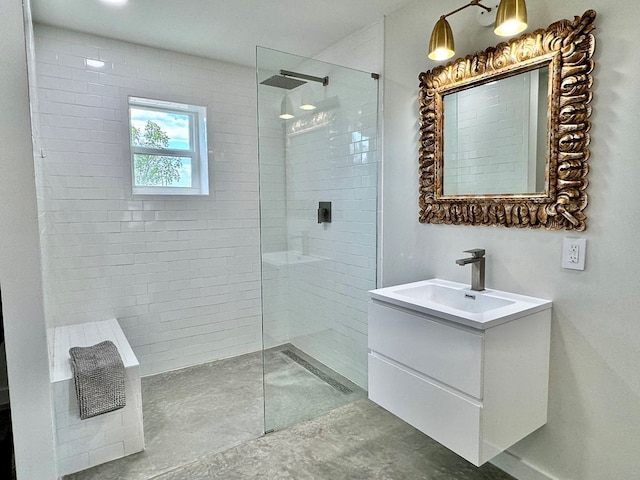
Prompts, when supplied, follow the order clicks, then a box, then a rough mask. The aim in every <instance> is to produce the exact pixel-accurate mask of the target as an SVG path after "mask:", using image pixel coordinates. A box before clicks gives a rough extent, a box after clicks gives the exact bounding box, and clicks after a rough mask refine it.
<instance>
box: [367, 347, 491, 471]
mask: <svg viewBox="0 0 640 480" xmlns="http://www.w3.org/2000/svg"><path fill="white" fill-rule="evenodd" d="M369 398H370V399H371V400H372V401H373V402H375V403H377V404H378V405H380V406H382V407H383V408H385V409H386V410H388V411H389V412H391V413H393V414H394V415H396V416H398V417H400V418H401V419H402V420H404V421H405V422H407V423H408V424H410V425H412V426H413V427H415V428H417V429H418V430H420V431H421V432H423V433H425V434H427V435H428V436H430V437H432V438H434V439H436V440H437V441H438V442H439V443H441V444H442V445H444V446H445V447H447V448H449V449H451V450H453V451H454V452H456V453H458V454H459V455H461V456H462V457H464V458H466V459H467V460H469V461H471V462H474V463H475V464H476V465H478V464H479V463H478V461H479V452H480V412H481V407H480V406H479V405H476V404H474V403H472V402H470V401H469V400H467V399H464V398H462V397H459V396H458V395H455V394H453V393H451V392H449V391H446V390H445V389H443V388H441V387H439V386H437V385H434V384H432V383H430V382H428V381H426V380H424V379H421V378H419V377H417V376H416V375H414V374H412V373H411V372H408V371H406V370H404V369H402V368H399V367H397V366H395V365H392V364H390V363H389V362H387V361H385V360H384V359H381V358H379V357H376V356H375V355H372V354H369Z"/></svg>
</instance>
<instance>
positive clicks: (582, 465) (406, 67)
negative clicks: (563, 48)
mask: <svg viewBox="0 0 640 480" xmlns="http://www.w3.org/2000/svg"><path fill="white" fill-rule="evenodd" d="M527 4H528V10H529V23H530V25H531V27H530V29H533V28H543V27H546V26H548V25H549V24H550V23H552V22H554V21H556V20H559V19H562V18H573V16H574V15H581V14H582V13H583V12H584V11H585V10H587V9H590V8H593V9H595V10H596V11H597V12H598V17H597V19H596V27H597V29H596V30H595V35H596V42H597V47H596V54H595V61H596V65H597V66H596V70H595V84H594V88H593V90H594V101H593V102H592V106H593V115H592V117H591V120H592V122H593V128H592V130H591V138H592V143H591V158H590V160H589V164H590V167H591V170H590V173H589V182H590V184H589V189H588V194H589V206H588V208H587V210H586V214H587V223H588V229H587V231H586V232H584V233H582V234H575V233H573V234H572V233H566V232H551V231H544V230H520V229H506V228H499V227H495V228H494V227H467V226H445V225H423V224H420V223H418V220H417V219H418V206H417V200H418V196H417V189H418V175H417V158H418V153H417V139H418V124H417V121H418V116H417V115H418V105H417V89H418V79H417V77H418V74H419V73H420V72H421V71H425V70H428V69H430V68H433V67H434V66H435V63H433V62H431V61H429V60H428V59H427V56H426V54H427V43H428V39H429V34H430V30H431V28H432V26H433V25H434V23H435V22H436V20H437V19H438V17H439V16H440V15H441V14H443V13H445V12H447V11H449V10H450V5H449V4H448V3H447V2H443V1H441V2H431V3H428V2H427V3H425V2H423V1H415V2H412V3H410V4H409V5H407V6H406V7H405V8H403V9H401V10H399V11H397V12H395V13H393V14H391V15H389V16H388V17H387V19H386V25H385V34H386V41H385V78H384V81H385V83H384V86H385V112H384V116H385V129H384V139H385V177H384V182H385V183H384V185H385V186H384V198H385V203H384V209H385V224H384V232H385V234H384V245H385V249H384V269H385V284H386V285H392V284H397V283H403V282H408V281H413V280H419V279H424V278H429V277H440V278H445V279H449V280H454V281H462V282H467V283H468V282H469V277H470V271H469V269H468V268H467V267H465V268H462V267H459V266H457V265H456V264H455V263H454V260H455V259H456V258H459V257H460V256H461V255H462V250H464V249H467V248H473V247H481V248H486V250H487V278H486V282H487V286H488V287H489V288H497V289H502V290H509V291H514V292H517V293H523V294H529V295H534V296H539V297H544V298H549V299H552V300H553V302H554V307H553V324H552V339H551V372H550V391H549V401H550V404H549V419H548V423H547V425H546V426H544V427H543V428H541V429H540V430H538V431H537V432H535V433H534V434H532V435H531V436H530V437H528V438H526V439H525V440H523V441H521V442H520V443H519V444H517V445H516V446H514V447H513V448H512V449H510V452H511V453H512V454H513V455H514V456H516V457H519V458H521V459H522V462H523V463H524V464H528V465H531V466H533V467H534V469H535V470H538V471H539V472H543V473H545V474H547V475H548V477H549V478H557V479H562V480H569V479H571V480H602V479H603V478H616V479H632V478H637V476H638V471H639V469H640V460H638V455H637V453H638V451H639V449H640V422H638V418H640V375H638V365H640V350H639V349H638V345H639V344H640V322H638V311H640V295H638V293H637V292H638V287H639V286H640V282H639V276H638V271H637V269H638V265H639V264H640V249H638V247H637V245H636V243H637V242H636V239H637V237H638V233H639V232H640V219H639V217H638V215H636V214H635V211H634V210H635V204H636V203H637V201H636V197H637V194H636V192H637V183H638V178H640V162H638V158H637V157H638V156H637V138H638V135H637V132H636V130H637V117H638V109H639V108H640V94H638V91H637V85H636V84H637V79H638V78H640V64H639V63H638V62H637V58H636V57H637V55H636V46H637V44H638V41H640V33H639V31H638V29H637V22H636V20H635V18H636V15H634V14H633V13H630V12H635V11H636V4H635V3H634V2H631V1H627V0H615V1H612V2H608V1H604V0H593V1H591V2H582V1H577V0H570V1H566V2H552V1H538V2H533V1H530V2H527ZM451 26H452V29H453V32H454V35H455V37H456V48H457V55H458V56H464V55H466V54H469V53H473V52H475V51H477V50H482V49H484V48H486V47H487V46H490V45H495V44H496V43H498V39H497V38H496V37H494V36H493V34H492V33H491V31H490V30H484V29H482V28H481V27H480V26H479V25H478V24H477V23H476V20H475V12H473V11H472V10H469V11H465V12H461V13H459V14H457V15H455V16H453V17H452V18H451ZM567 236H571V237H576V236H577V237H582V238H586V239H587V240H588V242H587V258H586V270H585V271H584V272H579V271H569V270H563V269H562V268H561V266H560V254H561V244H562V239H563V238H564V237H567ZM498 462H499V463H500V464H504V462H505V461H504V460H503V459H498ZM519 465H520V466H522V463H521V464H519ZM520 478H521V479H525V478H533V476H530V477H525V476H520Z"/></svg>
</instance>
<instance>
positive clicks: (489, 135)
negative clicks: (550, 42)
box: [444, 72, 546, 195]
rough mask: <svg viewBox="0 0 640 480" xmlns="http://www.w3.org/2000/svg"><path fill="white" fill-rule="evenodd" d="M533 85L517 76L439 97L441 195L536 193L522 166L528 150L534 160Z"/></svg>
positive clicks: (525, 164)
mask: <svg viewBox="0 0 640 480" xmlns="http://www.w3.org/2000/svg"><path fill="white" fill-rule="evenodd" d="M534 73H535V72H534ZM535 85H536V88H535V90H534V89H533V88H532V86H531V82H530V77H529V75H517V76H514V77H509V78H504V79H501V80H499V81H496V82H492V83H490V84H487V85H482V86H478V87H476V88H473V89H469V90H463V91H460V92H457V93H456V94H455V95H447V96H445V101H444V108H445V116H444V119H445V120H444V122H445V132H447V133H448V134H446V135H445V136H444V156H445V162H444V163H445V169H444V178H445V182H444V193H445V195H456V194H466V195H469V194H486V193H526V192H535V191H538V190H536V185H535V182H536V175H535V172H534V173H533V174H532V175H530V172H529V162H528V159H529V155H530V150H531V149H533V151H531V155H532V156H533V158H534V159H535V158H536V152H535V146H536V141H535V138H536V137H537V133H536V132H537V131H536V130H535V129H536V128H537V121H533V122H530V121H529V119H530V111H531V110H530V102H531V100H532V96H535V99H534V100H535V101H536V102H537V101H538V100H537V93H538V92H537V83H536V84H535ZM545 95H546V90H545ZM544 121H545V123H546V118H545V119H544ZM531 127H533V128H534V130H531ZM451 132H453V134H451Z"/></svg>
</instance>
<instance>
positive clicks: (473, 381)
mask: <svg viewBox="0 0 640 480" xmlns="http://www.w3.org/2000/svg"><path fill="white" fill-rule="evenodd" d="M482 341H483V339H482V335H481V334H479V333H478V334H476V333H474V332H472V331H468V330H463V329H461V328H457V327H453V326H448V325H444V324H442V323H439V322H436V321H431V320H429V319H427V318H425V317H424V316H418V315H413V314H411V313H409V312H406V311H403V310H399V309H397V308H393V307H387V306H386V305H384V304H380V303H376V302H374V301H370V302H369V349H370V350H373V351H375V352H378V353H380V354H382V355H384V356H385V357H389V358H392V359H394V360H395V361H397V362H398V363H401V364H403V365H406V366H408V367H409V368H411V369H414V370H417V371H418V372H420V373H422V374H424V375H426V376H428V377H431V378H434V379H436V380H438V381H440V382H443V383H445V384H447V385H449V386H451V387H453V388H455V389H458V390H460V391H462V392H465V393H467V394H469V395H472V396H473V397H476V398H478V399H481V398H482Z"/></svg>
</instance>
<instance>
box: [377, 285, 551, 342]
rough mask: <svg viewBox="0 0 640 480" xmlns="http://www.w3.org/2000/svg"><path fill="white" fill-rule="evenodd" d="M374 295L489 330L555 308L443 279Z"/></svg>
mask: <svg viewBox="0 0 640 480" xmlns="http://www.w3.org/2000/svg"><path fill="white" fill-rule="evenodd" d="M369 293H370V295H371V298H372V299H374V300H376V301H381V302H386V303H391V304H393V305H397V306H400V307H404V308H408V309H410V310H414V311H416V312H420V313H424V314H427V315H431V316H434V317H438V318H441V319H444V320H449V321H454V322H457V323H461V324H463V325H467V326H470V327H473V328H479V329H486V328H489V327H492V326H496V325H500V324H501V323H505V322H508V321H510V320H514V319H516V318H520V317H523V316H525V315H530V314H532V313H535V312H539V311H541V310H546V309H548V308H551V301H549V300H544V299H541V298H534V297H528V296H525V295H518V294H515V293H508V292H501V291H498V290H490V289H486V290H483V291H481V292H477V291H474V290H471V289H470V288H469V285H465V284H463V283H455V282H449V281H446V280H441V279H437V278H434V279H431V280H424V281H421V282H414V283H407V284H404V285H396V286H392V287H386V288H379V289H377V290H371V291H370V292H369Z"/></svg>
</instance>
